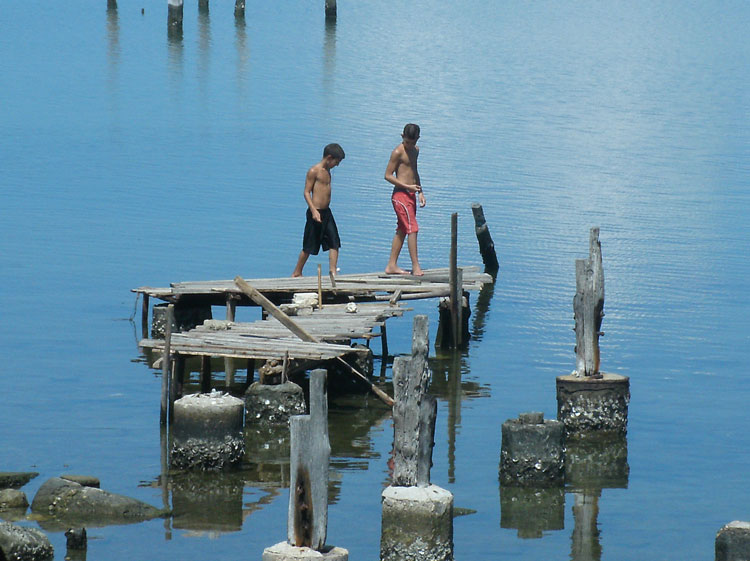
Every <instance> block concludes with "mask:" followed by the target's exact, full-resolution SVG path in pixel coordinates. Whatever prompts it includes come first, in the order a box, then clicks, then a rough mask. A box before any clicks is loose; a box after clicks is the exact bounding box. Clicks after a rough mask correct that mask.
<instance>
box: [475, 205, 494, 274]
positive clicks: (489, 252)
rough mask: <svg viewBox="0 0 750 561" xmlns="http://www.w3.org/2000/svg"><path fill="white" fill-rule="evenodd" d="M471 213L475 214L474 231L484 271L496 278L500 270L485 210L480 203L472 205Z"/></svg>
mask: <svg viewBox="0 0 750 561" xmlns="http://www.w3.org/2000/svg"><path fill="white" fill-rule="evenodd" d="M471 212H472V213H473V214H474V230H475V232H476V235H477V242H479V253H480V254H481V255H482V262H483V263H484V270H485V272H486V273H489V274H490V275H492V277H493V278H494V277H495V275H497V271H498V269H499V268H500V264H499V263H498V261H497V253H496V252H495V242H493V241H492V236H491V235H490V229H489V227H488V226H487V220H486V219H485V218H484V210H483V209H482V205H480V204H479V203H472V205H471Z"/></svg>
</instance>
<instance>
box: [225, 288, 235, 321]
mask: <svg viewBox="0 0 750 561" xmlns="http://www.w3.org/2000/svg"><path fill="white" fill-rule="evenodd" d="M236 312H237V300H236V299H235V297H234V295H233V294H227V321H234V316H235V314H236Z"/></svg>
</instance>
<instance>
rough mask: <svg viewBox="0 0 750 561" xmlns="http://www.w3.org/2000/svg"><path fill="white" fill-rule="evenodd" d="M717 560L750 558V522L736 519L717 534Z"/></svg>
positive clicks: (726, 560)
mask: <svg viewBox="0 0 750 561" xmlns="http://www.w3.org/2000/svg"><path fill="white" fill-rule="evenodd" d="M715 549H716V561H747V559H750V522H741V521H739V520H735V521H734V522H730V523H729V524H727V525H725V526H724V527H722V528H721V530H719V532H718V533H717V534H716V543H715Z"/></svg>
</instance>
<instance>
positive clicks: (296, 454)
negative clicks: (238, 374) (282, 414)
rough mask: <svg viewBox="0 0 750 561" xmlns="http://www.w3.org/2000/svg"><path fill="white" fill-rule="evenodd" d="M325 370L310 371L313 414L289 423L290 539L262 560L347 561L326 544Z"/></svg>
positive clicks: (267, 551) (328, 449)
mask: <svg viewBox="0 0 750 561" xmlns="http://www.w3.org/2000/svg"><path fill="white" fill-rule="evenodd" d="M326 378H327V374H326V371H325V370H322V369H318V370H313V371H312V372H311V373H310V414H309V415H295V416H294V417H291V419H290V425H289V430H290V432H291V452H290V460H291V465H290V478H291V480H290V485H289V510H288V517H287V540H286V541H284V542H281V543H277V544H276V545H274V546H272V547H269V548H266V549H265V550H264V551H263V557H262V559H263V561H299V560H302V559H322V560H328V561H347V560H348V559H349V552H348V551H347V550H345V549H343V548H340V547H331V546H328V545H326V537H327V536H326V534H327V527H328V466H329V462H330V455H331V446H330V443H329V440H328V392H327V389H326V383H327V382H326Z"/></svg>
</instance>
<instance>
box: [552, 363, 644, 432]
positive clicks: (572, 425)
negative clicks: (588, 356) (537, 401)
mask: <svg viewBox="0 0 750 561" xmlns="http://www.w3.org/2000/svg"><path fill="white" fill-rule="evenodd" d="M600 376H601V377H600V378H592V377H590V376H577V375H576V374H570V375H567V376H558V377H557V418H558V419H559V420H560V421H561V422H562V423H563V424H564V425H565V434H566V438H581V437H586V436H590V435H593V434H596V433H599V434H600V435H603V434H605V433H610V434H613V435H617V434H622V435H624V434H626V433H627V430H628V404H629V403H630V378H628V377H627V376H620V375H617V374H606V373H603V372H602V373H600Z"/></svg>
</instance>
